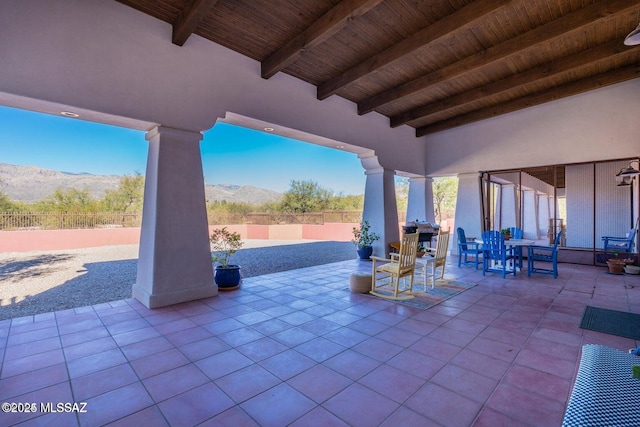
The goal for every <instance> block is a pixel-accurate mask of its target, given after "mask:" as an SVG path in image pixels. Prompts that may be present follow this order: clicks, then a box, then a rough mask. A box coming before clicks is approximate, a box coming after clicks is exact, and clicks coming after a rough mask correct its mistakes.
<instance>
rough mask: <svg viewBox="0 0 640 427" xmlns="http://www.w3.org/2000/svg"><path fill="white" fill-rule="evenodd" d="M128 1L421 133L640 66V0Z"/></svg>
mask: <svg viewBox="0 0 640 427" xmlns="http://www.w3.org/2000/svg"><path fill="white" fill-rule="evenodd" d="M119 1H120V2H121V3H124V4H126V5H129V6H131V7H133V8H135V9H137V10H139V11H141V12H144V13H146V14H148V15H151V16H153V17H155V18H158V19H160V20H162V21H164V22H166V23H168V24H170V25H171V28H172V34H171V35H169V34H167V35H166V38H167V42H168V41H169V38H170V39H171V42H172V43H174V44H175V45H178V46H182V45H185V44H188V43H189V39H190V37H192V35H198V36H200V37H203V38H205V39H207V40H210V41H212V42H214V43H217V44H220V45H222V46H226V47H228V48H230V49H232V50H234V51H236V52H238V53H241V54H242V55H246V56H247V57H249V58H251V59H254V60H256V61H259V62H260V68H261V72H260V74H261V76H262V77H263V78H265V79H269V78H272V77H273V76H274V75H275V74H277V73H286V74H289V75H291V76H294V77H296V78H298V79H300V80H303V81H305V82H308V83H310V84H312V85H314V86H315V87H316V88H317V95H316V96H317V98H318V99H320V100H323V99H326V98H328V97H330V96H332V95H338V96H341V97H343V98H346V99H348V100H350V101H352V102H354V103H356V104H357V108H358V113H359V114H367V113H370V112H372V111H376V112H378V113H380V114H383V115H385V116H387V117H388V118H389V120H390V126H392V127H396V126H401V125H404V124H406V125H409V126H411V127H413V128H415V130H416V135H417V136H421V135H427V134H430V133H434V132H438V131H441V130H445V129H450V128H453V127H456V126H460V125H464V124H467V123H471V122H474V121H478V120H482V119H487V118H490V117H495V116H498V115H501V114H505V113H509V112H512V111H516V110H519V109H523V108H528V107H531V106H534V105H538V104H542V103H545V102H548V101H552V100H557V99H560V98H564V97H567V96H571V95H575V94H578V93H581V92H586V91H590V90H593V89H597V88H601V87H603V86H607V85H610V84H614V83H619V82H622V81H625V80H629V79H634V78H636V77H638V70H637V66H638V60H639V59H640V48H638V47H630V46H624V45H623V44H622V41H623V40H624V38H625V36H626V35H627V34H628V33H629V32H630V31H631V30H633V29H634V28H635V27H636V25H637V24H638V21H640V2H638V1H629V0H617V1H587V2H575V1H571V0H553V1H548V0H544V1H543V0H526V1H524V0H523V1H494V0H479V1H468V0H464V1H442V0H438V1H429V2H415V1H409V0H398V1H384V0H356V1H336V0H323V1H313V2H300V1H278V2H273V1H268V0H243V1H237V0H217V1H216V0H198V1H184V0H161V1H147V0H119Z"/></svg>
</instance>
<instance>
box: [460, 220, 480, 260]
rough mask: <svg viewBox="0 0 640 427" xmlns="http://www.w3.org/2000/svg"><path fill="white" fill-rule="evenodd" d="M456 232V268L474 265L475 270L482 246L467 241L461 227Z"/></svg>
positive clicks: (472, 241) (470, 240)
mask: <svg viewBox="0 0 640 427" xmlns="http://www.w3.org/2000/svg"><path fill="white" fill-rule="evenodd" d="M456 231H457V233H458V267H460V265H461V264H464V265H475V267H476V270H477V269H478V265H479V264H480V256H481V255H482V244H481V243H478V242H476V241H475V240H474V239H467V237H466V235H465V233H464V229H463V228H462V227H458V228H457V229H456ZM470 255H471V256H473V258H472V259H471V260H469V256H470Z"/></svg>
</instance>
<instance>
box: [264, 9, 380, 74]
mask: <svg viewBox="0 0 640 427" xmlns="http://www.w3.org/2000/svg"><path fill="white" fill-rule="evenodd" d="M382 1H384V0H344V1H342V2H340V3H339V4H338V5H336V6H335V7H333V8H332V9H331V10H330V11H328V12H327V13H325V14H324V15H322V17H320V19H318V20H317V21H315V22H314V23H313V24H312V25H311V26H310V27H309V28H307V29H306V30H304V31H303V32H302V33H300V34H298V35H297V36H296V37H294V38H293V39H291V40H289V42H288V43H287V44H286V45H284V46H283V47H282V48H280V49H278V50H277V51H275V52H274V53H272V54H271V55H270V56H269V57H268V58H267V59H265V60H264V61H262V78H265V79H268V78H270V77H272V76H273V75H274V74H276V73H277V72H278V71H281V70H283V69H284V68H286V67H287V66H288V65H289V64H291V63H292V62H294V61H295V60H296V59H298V58H299V57H300V55H302V53H303V52H304V51H305V49H310V48H312V47H314V46H317V45H318V44H320V43H322V42H323V41H325V40H327V39H328V38H330V37H332V36H333V35H334V34H336V33H337V32H338V31H340V30H341V29H342V28H344V27H345V26H346V25H347V24H348V23H349V22H350V21H352V20H354V19H355V18H357V17H358V16H361V15H364V14H365V13H367V12H368V11H370V10H371V9H373V8H374V7H376V6H377V5H378V4H380V3H382Z"/></svg>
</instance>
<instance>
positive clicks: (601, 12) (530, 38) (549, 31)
mask: <svg viewBox="0 0 640 427" xmlns="http://www.w3.org/2000/svg"><path fill="white" fill-rule="evenodd" d="M634 8H637V5H634V4H632V2H629V1H628V0H610V1H601V2H598V3H594V4H592V5H590V6H587V7H584V8H582V9H579V10H577V11H576V12H573V13H571V14H568V15H565V16H563V17H562V18H559V19H556V20H553V21H551V22H549V23H547V24H545V25H542V26H539V27H536V28H534V29H533V30H531V31H527V32H526V33H523V34H521V35H519V36H517V37H514V38H511V39H509V40H507V41H505V42H502V43H500V44H498V45H495V46H492V47H490V48H489V49H486V50H484V51H482V52H478V53H477V54H475V55H472V56H469V57H466V58H464V59H463V60H461V61H458V62H455V63H453V64H451V65H448V66H446V67H444V68H441V69H439V70H437V71H434V72H432V73H429V74H427V75H425V76H423V77H420V78H419V79H416V80H412V81H410V82H407V83H404V84H402V85H399V86H396V87H394V88H392V89H389V90H386V91H384V92H382V93H379V94H377V95H374V96H372V97H370V98H368V99H365V100H363V101H362V102H360V103H358V113H359V114H366V113H369V112H371V111H373V110H375V109H376V108H379V107H381V106H383V105H385V104H388V103H390V102H395V101H398V100H399V99H401V98H404V97H407V96H410V95H412V94H414V93H416V92H419V91H422V90H425V89H428V88H430V87H432V86H435V85H437V84H440V83H442V82H444V81H446V80H450V79H452V78H454V77H457V76H460V75H462V74H465V73H470V72H473V71H476V70H478V69H480V68H481V67H484V66H487V65H489V64H492V63H495V62H497V61H503V60H504V59H505V58H507V57H510V56H513V55H516V54H520V53H522V52H525V51H527V50H531V49H532V48H533V47H535V46H538V45H540V44H542V43H544V42H547V41H549V40H551V39H553V38H556V37H559V36H562V35H565V36H566V35H567V34H570V33H571V32H574V31H577V30H579V29H582V28H584V27H586V26H591V25H593V24H594V22H597V21H598V20H600V19H605V18H610V17H611V16H612V15H614V14H618V13H623V12H625V11H627V10H630V9H634Z"/></svg>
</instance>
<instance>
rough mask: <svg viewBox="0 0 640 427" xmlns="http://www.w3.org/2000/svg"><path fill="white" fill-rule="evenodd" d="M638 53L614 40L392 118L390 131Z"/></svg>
mask: <svg viewBox="0 0 640 427" xmlns="http://www.w3.org/2000/svg"><path fill="white" fill-rule="evenodd" d="M638 49H640V48H629V47H627V46H625V45H623V44H622V43H620V40H614V41H611V42H609V43H606V44H603V45H600V46H596V47H594V48H591V49H588V50H585V51H582V52H578V53H575V54H573V55H571V56H568V57H565V58H561V59H559V60H557V61H554V62H552V63H549V64H542V65H539V66H537V67H535V68H532V69H530V70H527V71H525V72H522V73H519V74H514V75H512V76H510V77H507V78H504V79H501V80H498V81H495V82H492V83H489V84H486V85H484V86H481V87H478V88H475V89H471V90H469V91H466V92H463V93H459V94H457V95H454V96H451V97H449V98H446V99H443V100H440V101H436V102H433V103H431V104H428V105H424V106H422V107H419V108H416V109H413V110H411V111H407V112H405V113H402V114H398V115H395V116H392V117H391V119H390V122H391V127H398V126H401V125H403V124H406V123H408V122H411V121H413V120H417V119H421V118H425V117H428V116H430V115H432V114H436V113H442V112H443V111H446V110H448V109H451V108H455V107H459V106H461V105H465V104H468V103H470V102H473V101H477V100H479V99H482V98H484V97H487V96H492V95H497V94H499V93H501V92H505V91H508V90H511V89H514V88H516V87H518V86H522V85H525V84H529V83H533V82H535V81H538V80H543V79H546V78H549V77H552V76H554V75H556V74H560V73H564V72H567V71H569V70H572V69H575V68H580V67H583V66H585V65H588V64H590V63H594V62H598V61H600V60H602V59H606V58H610V59H615V57H616V56H626V55H628V54H629V53H630V52H631V51H637V50H638Z"/></svg>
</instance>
